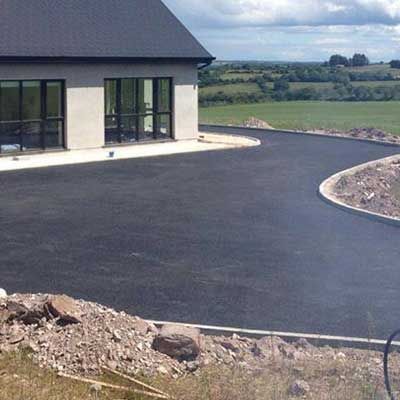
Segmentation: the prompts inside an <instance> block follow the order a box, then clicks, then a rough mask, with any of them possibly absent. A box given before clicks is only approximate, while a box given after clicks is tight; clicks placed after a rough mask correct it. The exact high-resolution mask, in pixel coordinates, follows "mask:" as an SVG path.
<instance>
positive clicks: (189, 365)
mask: <svg viewBox="0 0 400 400" xmlns="http://www.w3.org/2000/svg"><path fill="white" fill-rule="evenodd" d="M17 350H26V351H27V353H28V354H29V356H30V357H31V358H32V360H33V361H34V362H36V363H37V364H39V365H40V366H42V367H49V368H52V369H54V370H56V371H58V372H60V373H64V374H75V375H96V374H98V373H99V372H100V371H101V369H102V367H107V368H109V369H112V370H118V371H120V372H123V373H129V374H132V375H145V376H149V377H150V376H154V375H160V374H161V375H165V376H169V377H171V378H179V377H181V376H184V375H187V374H197V373H199V372H201V370H202V368H206V367H208V366H222V365H223V366H227V367H237V368H240V369H241V370H243V371H244V372H245V373H246V372H248V373H257V372H258V371H265V370H266V369H268V368H274V367H273V366H276V365H292V366H293V368H295V366H296V365H297V367H296V368H299V365H305V364H306V363H308V362H310V361H312V362H319V360H321V363H322V362H323V361H324V360H328V361H329V362H331V361H332V360H337V362H346V360H348V361H350V360H352V361H357V362H358V364H359V366H360V367H359V368H360V371H359V373H360V374H361V373H364V372H363V371H364V370H365V366H364V365H363V360H364V359H365V354H363V352H362V351H360V350H352V349H341V350H338V349H332V348H330V347H324V348H318V347H315V346H313V345H312V344H310V343H309V342H308V341H307V340H305V339H300V340H298V341H296V342H293V343H287V342H285V341H284V340H282V339H280V338H277V337H265V338H261V339H255V338H246V337H241V336H238V335H236V334H234V335H232V336H230V337H225V336H208V335H203V334H201V332H200V331H199V330H198V329H194V328H188V327H183V326H180V325H165V326H163V327H161V329H158V328H157V327H156V326H154V325H153V324H151V323H148V322H146V321H144V320H142V319H140V318H139V317H134V316H130V315H128V314H126V313H124V312H117V311H115V310H113V309H110V308H107V307H104V306H101V305H99V304H96V303H91V302H86V301H82V300H73V299H71V298H69V297H67V296H53V295H43V294H37V295H22V294H15V295H12V296H8V297H7V296H3V297H1V298H0V353H2V352H11V351H17ZM371 354H373V353H369V364H368V365H369V366H368V368H369V369H370V371H369V372H368V373H369V374H371V376H376V377H379V376H380V375H381V374H382V366H381V360H380V355H379V353H376V354H375V355H371ZM371 360H372V361H371ZM356 372H357V371H355V373H356ZM308 390H309V389H308V386H307V382H301V381H299V382H294V384H293V388H292V391H293V394H294V395H302V394H304V393H305V392H307V391H308Z"/></svg>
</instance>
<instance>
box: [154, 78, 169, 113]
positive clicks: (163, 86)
mask: <svg viewBox="0 0 400 400" xmlns="http://www.w3.org/2000/svg"><path fill="white" fill-rule="evenodd" d="M170 82H171V81H170V80H169V79H159V80H158V106H157V107H158V111H159V112H168V111H170V110H171V84H170Z"/></svg>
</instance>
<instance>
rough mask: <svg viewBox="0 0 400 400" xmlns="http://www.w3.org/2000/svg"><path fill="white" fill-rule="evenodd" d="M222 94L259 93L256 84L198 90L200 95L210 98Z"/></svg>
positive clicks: (208, 87)
mask: <svg viewBox="0 0 400 400" xmlns="http://www.w3.org/2000/svg"><path fill="white" fill-rule="evenodd" d="M219 92H222V93H224V94H237V93H261V90H260V88H259V86H258V85H257V84H256V83H238V84H235V85H218V86H207V87H205V88H201V89H200V94H202V95H206V96H210V95H214V94H217V93H219Z"/></svg>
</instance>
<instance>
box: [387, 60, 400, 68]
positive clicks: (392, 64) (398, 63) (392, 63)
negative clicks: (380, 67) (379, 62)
mask: <svg viewBox="0 0 400 400" xmlns="http://www.w3.org/2000/svg"><path fill="white" fill-rule="evenodd" d="M389 64H390V67H391V68H400V60H392V61H390V63H389Z"/></svg>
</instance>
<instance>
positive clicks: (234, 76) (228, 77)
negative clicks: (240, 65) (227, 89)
mask: <svg viewBox="0 0 400 400" xmlns="http://www.w3.org/2000/svg"><path fill="white" fill-rule="evenodd" d="M262 74H263V73H262V72H243V73H240V72H229V73H228V72H227V73H225V74H222V75H221V78H222V79H224V80H228V81H229V80H232V79H244V80H245V81H248V80H249V79H251V78H255V77H257V76H261V75H262Z"/></svg>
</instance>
